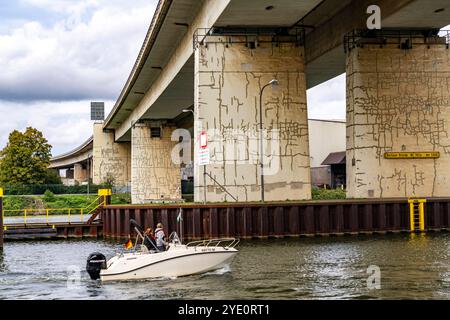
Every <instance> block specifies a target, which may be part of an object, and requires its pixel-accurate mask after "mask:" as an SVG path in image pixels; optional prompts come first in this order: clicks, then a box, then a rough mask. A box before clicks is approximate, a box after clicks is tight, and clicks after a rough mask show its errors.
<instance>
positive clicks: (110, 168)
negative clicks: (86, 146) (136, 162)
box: [92, 123, 131, 186]
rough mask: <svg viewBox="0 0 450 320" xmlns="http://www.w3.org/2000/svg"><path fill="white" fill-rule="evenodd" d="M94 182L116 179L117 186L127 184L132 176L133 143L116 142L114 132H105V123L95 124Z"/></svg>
mask: <svg viewBox="0 0 450 320" xmlns="http://www.w3.org/2000/svg"><path fill="white" fill-rule="evenodd" d="M93 155H94V157H93V168H92V170H93V183H94V184H102V183H105V182H107V180H111V179H112V180H114V184H115V185H117V186H125V185H128V184H129V183H130V178H131V145H130V143H116V142H114V133H113V132H104V131H103V124H102V123H96V124H94V146H93Z"/></svg>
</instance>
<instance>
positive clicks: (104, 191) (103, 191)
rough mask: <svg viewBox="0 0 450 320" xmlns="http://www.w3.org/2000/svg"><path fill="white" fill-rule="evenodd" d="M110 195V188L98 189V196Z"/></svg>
mask: <svg viewBox="0 0 450 320" xmlns="http://www.w3.org/2000/svg"><path fill="white" fill-rule="evenodd" d="M110 195H112V190H111V189H98V196H99V197H107V196H110Z"/></svg>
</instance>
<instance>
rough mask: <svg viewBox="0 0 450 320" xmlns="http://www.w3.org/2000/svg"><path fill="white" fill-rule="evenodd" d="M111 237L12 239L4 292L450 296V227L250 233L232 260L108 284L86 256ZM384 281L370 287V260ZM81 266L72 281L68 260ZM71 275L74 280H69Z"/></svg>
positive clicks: (0, 282) (2, 275) (1, 270)
mask: <svg viewBox="0 0 450 320" xmlns="http://www.w3.org/2000/svg"><path fill="white" fill-rule="evenodd" d="M121 248H122V244H120V243H112V242H106V241H54V242H9V243H6V244H5V248H4V249H3V252H2V253H1V254H0V299H415V298H419V299H450V254H449V249H450V234H446V233H442V234H428V235H425V236H414V237H411V236H410V235H407V234H405V235H387V236H361V237H330V238H300V239H281V240H267V241H245V242H242V243H241V245H240V246H239V249H240V253H239V254H238V256H237V257H236V259H235V260H234V261H233V263H232V264H231V265H230V266H229V268H226V269H223V270H220V271H218V272H214V273H208V274H203V275H196V276H190V277H183V278H177V279H157V280H149V281H138V282H117V283H107V284H101V283H99V282H95V281H91V280H90V279H89V276H88V274H87V273H86V272H85V271H84V268H85V263H86V258H87V256H88V255H89V254H90V253H91V252H93V251H100V252H103V253H104V254H106V255H107V257H108V258H109V257H110V256H112V255H113V254H114V253H115V252H116V251H118V250H121ZM370 265H377V266H378V267H379V268H380V270H381V289H380V290H370V289H368V288H367V277H368V276H369V275H368V274H367V273H366V272H367V268H368V267H369V266H370ZM68 266H72V269H71V270H73V268H75V270H76V268H79V269H80V270H81V281H80V282H79V284H78V285H77V283H76V282H75V283H73V282H68V281H67V279H68V275H69V274H71V273H69V272H68V269H67V267H68ZM68 283H69V286H68Z"/></svg>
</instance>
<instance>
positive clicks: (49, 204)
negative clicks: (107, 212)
mask: <svg viewBox="0 0 450 320" xmlns="http://www.w3.org/2000/svg"><path fill="white" fill-rule="evenodd" d="M97 198H98V196H97V195H89V196H88V195H54V194H53V193H51V192H46V194H45V195H43V196H6V197H4V198H3V209H4V210H23V209H43V208H45V209H68V208H71V209H72V208H78V209H81V208H87V207H88V206H89V205H91V204H92V203H93V202H95V200H96V199H97ZM130 203H131V196H130V195H129V194H114V195H113V196H112V197H111V204H115V205H118V204H130ZM94 207H95V205H92V206H91V207H90V208H91V209H92V208H94ZM50 213H52V214H61V213H62V212H61V211H54V212H50ZM21 214H22V213H21V212H6V213H5V216H14V215H21ZM65 214H67V212H66V213H65Z"/></svg>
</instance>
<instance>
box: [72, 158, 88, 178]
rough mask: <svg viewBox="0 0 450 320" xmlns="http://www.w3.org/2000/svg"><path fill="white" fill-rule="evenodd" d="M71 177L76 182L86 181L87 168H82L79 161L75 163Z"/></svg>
mask: <svg viewBox="0 0 450 320" xmlns="http://www.w3.org/2000/svg"><path fill="white" fill-rule="evenodd" d="M73 178H74V179H75V181H77V182H85V181H87V179H88V176H87V168H83V165H82V164H81V163H77V164H75V165H74V167H73Z"/></svg>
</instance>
